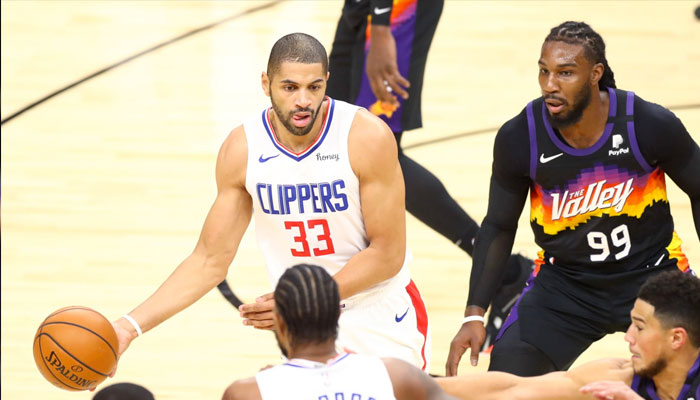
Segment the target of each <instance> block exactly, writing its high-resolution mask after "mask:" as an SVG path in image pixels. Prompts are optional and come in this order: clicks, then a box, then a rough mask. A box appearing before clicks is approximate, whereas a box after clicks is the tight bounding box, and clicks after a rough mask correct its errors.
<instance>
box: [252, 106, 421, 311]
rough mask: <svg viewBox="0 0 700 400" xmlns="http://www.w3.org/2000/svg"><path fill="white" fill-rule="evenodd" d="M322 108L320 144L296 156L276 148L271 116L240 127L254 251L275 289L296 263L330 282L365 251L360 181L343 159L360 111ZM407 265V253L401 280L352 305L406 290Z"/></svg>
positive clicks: (396, 278)
mask: <svg viewBox="0 0 700 400" xmlns="http://www.w3.org/2000/svg"><path fill="white" fill-rule="evenodd" d="M326 100H327V106H325V107H327V108H326V112H325V118H324V120H323V121H322V125H321V131H320V133H319V135H318V137H317V138H316V140H315V141H314V142H313V143H312V144H311V145H309V147H308V148H306V149H305V150H303V151H301V152H299V153H295V152H293V151H291V150H290V149H288V148H286V147H285V146H284V145H282V144H281V143H280V142H279V141H278V140H277V137H276V136H275V133H274V128H273V127H272V124H271V123H270V118H269V115H270V114H271V113H273V112H274V111H273V110H272V109H271V108H267V109H265V110H263V111H262V112H261V113H258V114H257V115H254V116H253V117H251V118H250V119H249V120H247V121H246V122H245V123H244V125H243V127H244V130H245V135H246V140H247V142H248V164H247V172H246V183H245V186H246V190H247V191H248V193H249V194H250V196H251V198H252V200H253V215H254V219H255V231H256V236H257V241H258V246H259V247H260V250H261V251H262V254H263V256H264V257H265V261H266V264H267V270H268V274H269V278H270V283H271V284H272V287H274V286H275V285H276V284H277V280H278V279H279V277H280V276H281V275H282V274H283V273H284V271H285V270H286V269H287V268H290V267H292V266H294V265H296V264H299V263H311V264H315V265H319V266H322V267H324V268H325V269H326V270H327V271H328V272H329V273H330V274H331V275H335V274H336V273H337V272H338V271H339V270H340V269H341V268H342V267H343V266H344V265H345V264H346V263H347V262H348V260H350V258H351V257H352V256H354V255H355V254H357V253H359V252H360V251H362V250H364V249H366V248H367V246H368V245H369V239H368V237H367V231H366V229H365V224H364V220H363V217H362V204H361V202H360V185H359V180H358V178H357V176H356V175H355V173H354V171H353V170H352V167H351V165H350V159H349V155H348V136H349V133H350V126H351V125H352V122H353V119H354V118H355V114H356V113H357V110H358V109H359V107H357V106H354V105H352V104H349V103H345V102H342V101H338V100H334V99H331V98H328V97H326ZM368 145H369V146H371V143H368ZM408 260H409V257H408V253H407V257H406V261H405V262H404V266H403V268H402V270H401V272H400V273H399V274H397V275H396V276H394V277H393V278H390V279H388V280H387V281H384V282H381V283H379V284H378V285H375V286H373V287H372V288H370V289H368V290H366V291H363V292H361V293H358V294H356V295H355V296H353V297H352V298H351V299H353V300H359V299H361V298H363V297H365V296H366V295H368V294H370V293H374V292H377V291H379V290H381V289H383V288H386V287H387V286H388V285H389V284H392V283H394V282H396V283H397V285H401V287H402V288H403V287H405V286H406V285H407V284H408V283H409V280H410V278H409V274H408V268H407V267H406V264H407V262H408ZM392 286H393V285H392ZM348 300H350V299H348Z"/></svg>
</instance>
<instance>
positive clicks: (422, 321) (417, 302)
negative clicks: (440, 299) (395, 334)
mask: <svg viewBox="0 0 700 400" xmlns="http://www.w3.org/2000/svg"><path fill="white" fill-rule="evenodd" d="M406 292H407V293H408V296H409V297H410V298H411V303H413V308H414V309H415V310H416V321H417V323H416V327H417V328H418V332H420V333H421V335H423V347H422V348H421V351H420V353H421V357H423V368H422V369H423V371H425V368H426V365H425V364H426V362H425V343H426V342H427V341H428V311H427V310H426V309H425V304H424V303H423V299H422V298H421V296H420V292H418V288H417V287H416V284H415V283H413V279H411V282H410V283H409V284H408V285H407V286H406Z"/></svg>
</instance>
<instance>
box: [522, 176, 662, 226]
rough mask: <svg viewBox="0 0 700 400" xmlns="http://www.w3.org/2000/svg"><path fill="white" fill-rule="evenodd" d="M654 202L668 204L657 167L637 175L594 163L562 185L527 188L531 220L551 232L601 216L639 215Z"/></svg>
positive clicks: (535, 185) (534, 185)
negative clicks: (549, 188) (593, 165)
mask: <svg viewBox="0 0 700 400" xmlns="http://www.w3.org/2000/svg"><path fill="white" fill-rule="evenodd" d="M655 202H666V203H668V199H667V197H666V180H665V175H664V173H663V171H661V170H660V169H659V168H656V169H655V170H654V171H652V172H651V173H649V174H643V175H638V174H636V173H630V172H628V171H626V170H624V169H619V168H617V167H615V166H603V165H601V164H597V165H596V166H595V167H593V168H592V169H585V170H582V171H581V173H580V174H579V175H578V176H577V178H576V179H575V180H572V181H569V183H568V185H567V186H566V187H563V188H557V189H555V190H551V191H546V190H544V189H543V188H542V187H541V186H539V185H538V184H537V183H534V184H533V186H532V188H531V190H530V222H535V223H536V224H538V225H540V226H542V228H543V230H544V232H545V233H546V234H548V235H554V234H556V233H558V232H561V231H563V230H565V229H572V230H573V229H576V227H577V226H579V225H581V224H583V223H586V222H587V221H588V220H590V219H591V218H593V217H601V216H603V215H608V216H617V215H627V216H630V217H635V218H640V217H641V216H642V214H644V210H645V209H646V208H647V207H650V206H652V205H653V204H654V203H655Z"/></svg>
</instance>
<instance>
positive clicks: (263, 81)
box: [260, 71, 270, 97]
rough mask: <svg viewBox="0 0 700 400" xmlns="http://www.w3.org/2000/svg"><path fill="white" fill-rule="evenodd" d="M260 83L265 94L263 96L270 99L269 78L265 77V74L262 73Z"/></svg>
mask: <svg viewBox="0 0 700 400" xmlns="http://www.w3.org/2000/svg"><path fill="white" fill-rule="evenodd" d="M260 81H261V82H260V83H261V84H262V90H263V92H265V96H267V97H270V77H269V76H267V72H265V71H263V73H262V76H261V77H260Z"/></svg>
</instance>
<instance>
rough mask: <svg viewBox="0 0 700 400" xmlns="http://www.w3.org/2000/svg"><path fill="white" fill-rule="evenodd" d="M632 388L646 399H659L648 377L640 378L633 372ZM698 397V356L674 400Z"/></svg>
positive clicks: (699, 377) (699, 366) (693, 399)
mask: <svg viewBox="0 0 700 400" xmlns="http://www.w3.org/2000/svg"><path fill="white" fill-rule="evenodd" d="M631 387H632V390H634V391H635V392H636V393H637V394H638V395H640V396H642V397H643V398H645V399H647V400H660V398H659V395H658V394H657V393H656V386H654V381H653V380H651V379H649V378H642V377H641V376H639V375H637V374H635V375H634V377H633V378H632V385H631ZM699 399H700V357H698V358H697V359H696V360H695V363H694V364H693V366H692V367H690V370H689V371H688V375H687V377H686V379H685V383H683V388H681V392H680V394H679V395H678V397H676V400H699Z"/></svg>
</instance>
